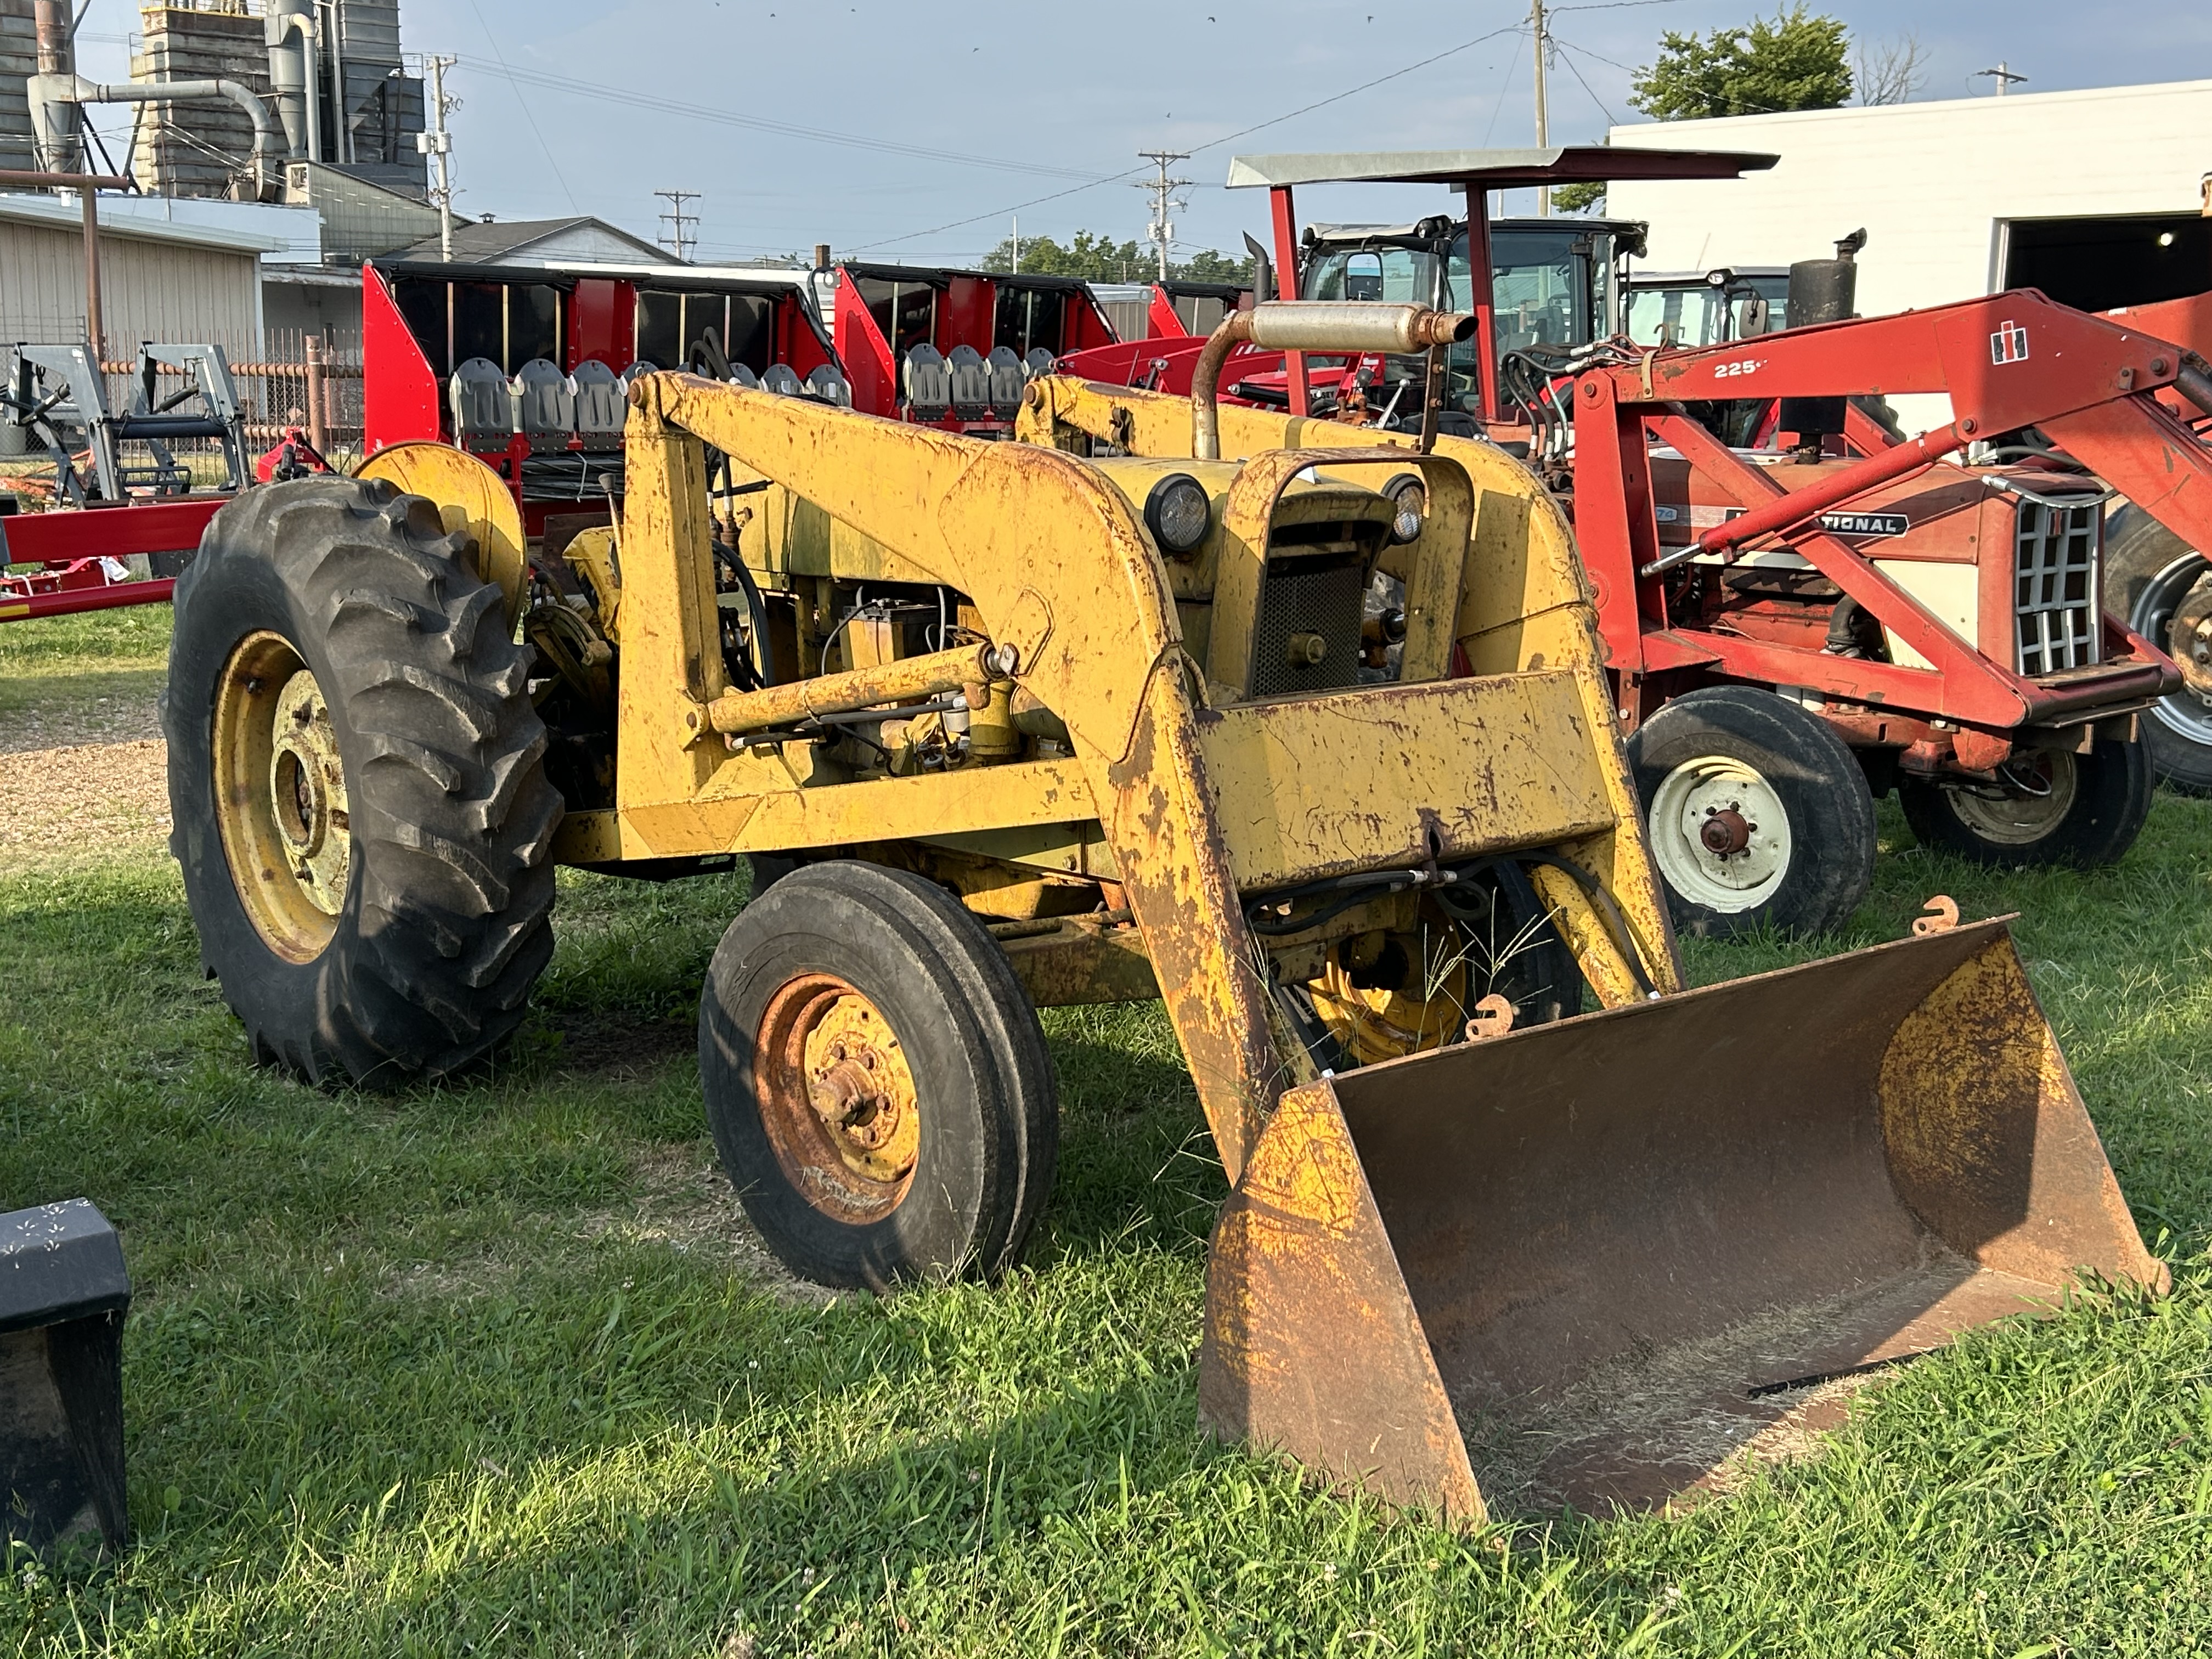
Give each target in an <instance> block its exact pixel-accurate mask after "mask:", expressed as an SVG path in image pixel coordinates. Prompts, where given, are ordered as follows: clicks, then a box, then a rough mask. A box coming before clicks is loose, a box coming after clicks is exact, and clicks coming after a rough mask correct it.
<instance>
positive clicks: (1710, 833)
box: [1698, 805, 1759, 859]
mask: <svg viewBox="0 0 2212 1659" xmlns="http://www.w3.org/2000/svg"><path fill="white" fill-rule="evenodd" d="M1758 828H1759V826H1758V825H1757V824H1755V823H1753V822H1752V821H1751V820H1750V819H1749V818H1747V817H1744V815H1743V814H1742V813H1741V812H1740V811H1737V810H1736V809H1735V806H1734V805H1728V806H1708V807H1707V808H1706V809H1705V823H1703V824H1702V825H1701V826H1700V827H1699V830H1698V839H1699V841H1701V842H1704V843H1705V851H1707V852H1708V853H1711V854H1712V855H1713V856H1714V857H1715V858H1723V859H1724V858H1728V857H1729V856H1730V855H1732V854H1736V853H1741V852H1742V851H1743V850H1744V848H1747V847H1748V846H1750V845H1751V832H1752V831H1753V830H1754V829H1758Z"/></svg>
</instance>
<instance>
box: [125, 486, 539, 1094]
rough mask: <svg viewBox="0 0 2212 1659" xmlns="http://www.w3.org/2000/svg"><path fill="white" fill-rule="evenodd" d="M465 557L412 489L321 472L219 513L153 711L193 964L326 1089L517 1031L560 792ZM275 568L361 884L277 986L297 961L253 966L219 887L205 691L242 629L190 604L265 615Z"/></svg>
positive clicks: (192, 570) (257, 1032)
mask: <svg viewBox="0 0 2212 1659" xmlns="http://www.w3.org/2000/svg"><path fill="white" fill-rule="evenodd" d="M470 552H471V548H470V544H469V543H468V541H467V539H466V538H465V537H463V536H461V535H459V534H457V533H453V532H448V531H447V529H446V528H445V526H444V524H443V523H442V521H441V519H440V517H439V514H438V511H437V509H436V507H435V506H433V505H432V504H431V503H430V502H429V501H425V500H423V499H422V497H420V496H414V495H404V494H402V493H400V492H399V491H398V490H397V489H394V488H393V487H392V486H391V485H389V484H386V483H362V482H360V481H356V480H354V479H349V478H343V477H318V478H312V479H302V480H297V481H295V482H292V483H284V484H276V485H269V486H264V487H263V488H261V489H255V490H253V491H252V492H250V493H248V494H247V495H245V496H244V497H242V498H240V500H239V501H235V502H234V503H232V504H231V505H230V506H228V507H225V508H223V510H222V512H221V513H218V514H217V515H216V519H215V520H214V521H213V522H212V523H211V524H210V526H209V528H208V531H207V533H206V535H205V536H204V538H203V541H202V544H201V548H200V551H199V554H198V556H197V557H196V558H194V559H193V561H192V562H191V565H190V566H189V567H188V568H187V569H186V571H185V574H184V576H183V577H182V578H180V579H179V582H178V586H177V595H176V605H177V612H178V617H179V630H178V631H179V653H178V668H179V670H180V671H181V675H182V678H183V679H184V681H185V684H182V685H181V686H180V688H179V691H178V692H177V693H176V694H174V695H173V696H172V697H171V698H170V701H169V706H168V707H167V709H166V710H165V724H166V726H167V736H168V739H169V743H170V746H171V752H172V755H173V756H178V755H179V754H180V753H181V754H182V755H183V756H185V757H186V763H185V765H184V766H183V767H181V768H180V767H179V765H178V764H177V763H176V762H175V761H174V760H173V762H172V765H171V769H170V778H171V790H172V803H171V805H172V813H173V822H174V823H176V825H177V829H176V831H175V833H174V835H173V837H172V845H173V848H175V850H176V851H177V854H178V856H179V860H180V861H181V862H182V863H183V864H184V865H185V872H186V887H187V892H188V896H190V897H191V900H192V904H193V910H194V915H195V920H196V921H198V922H199V924H200V928H201V936H202V939H203V941H204V955H205V957H206V966H207V967H208V969H210V972H211V973H213V974H214V975H216V976H217V977H218V978H221V979H222V981H223V983H224V995H225V997H226V1000H228V1001H229V1002H230V1005H231V1006H232V1008H233V1009H234V1012H237V1014H238V1015H239V1018H240V1019H241V1020H242V1021H243V1022H244V1023H245V1024H246V1027H247V1030H248V1031H249V1033H250V1034H251V1036H252V1043H253V1047H254V1049H255V1051H256V1052H257V1053H258V1054H267V1055H270V1056H273V1057H274V1058H275V1059H276V1061H277V1062H278V1063H280V1064H282V1065H283V1066H288V1067H289V1068H290V1069H292V1070H295V1071H296V1072H299V1073H301V1074H303V1075H305V1076H307V1077H308V1078H310V1079H314V1080H317V1081H321V1080H323V1079H326V1078H334V1077H339V1076H342V1077H343V1078H345V1079H349V1080H351V1081H352V1082H354V1083H356V1084H362V1085H371V1086H379V1087H386V1086H396V1085H400V1084H402V1083H404V1082H406V1081H408V1080H410V1079H415V1078H417V1077H428V1078H436V1077H441V1076H444V1075H447V1074H449V1073H453V1072H456V1071H459V1070H461V1069H463V1068H465V1067H466V1066H469V1065H471V1064H472V1063H474V1062H475V1061H477V1060H480V1059H482V1058H483V1056H484V1055H486V1054H489V1052H490V1051H491V1050H492V1049H493V1048H495V1047H496V1046H497V1045H498V1044H499V1043H500V1042H502V1041H503V1040H504V1039H505V1038H506V1037H507V1036H508V1034H509V1033H511V1032H512V1031H513V1029H514V1027H515V1026H516V1025H517V1024H520V1021H521V1019H522V1017H523V1012H524V1009H525V1006H526V1001H527V999H528V995H529V991H530V987H531V985H532V982H534V981H535V980H536V979H537V977H538V975H539V974H540V973H542V972H543V970H544V966H545V963H546V962H547V960H548V959H549V958H550V954H551V951H552V931H551V913H552V907H553V872H552V868H551V866H550V864H549V862H548V854H549V853H550V848H551V843H552V835H553V831H554V829H556V827H557V826H558V824H559V823H560V819H561V816H562V801H561V798H560V796H559V794H558V793H557V792H556V790H555V789H554V788H553V787H552V785H551V784H550V783H549V782H548V781H546V779H545V776H544V766H543V761H544V752H545V746H546V737H545V732H544V726H543V724H542V723H541V722H540V721H539V720H538V715H537V714H536V712H535V710H534V709H533V708H532V707H531V704H530V701H529V697H528V695H527V686H528V673H529V656H528V651H527V647H521V646H518V645H516V644H515V643H514V642H513V640H512V639H511V638H510V637H509V636H508V635H507V632H506V630H505V625H504V624H505V614H506V613H505V611H504V608H503V605H502V603H501V594H500V592H499V590H498V589H497V588H495V587H492V586H489V585H487V584H485V583H483V582H482V581H480V580H477V576H476V574H475V573H474V571H473V570H472V569H471V567H470V564H469V555H470ZM271 578H273V580H274V583H275V586H276V592H277V594H278V595H279V596H281V602H280V604H279V608H280V609H284V610H288V611H289V622H290V623H291V626H290V627H289V629H284V628H280V629H278V630H277V631H280V632H284V633H285V634H286V636H287V638H288V639H289V640H290V641H291V643H292V646H293V647H294V649H295V651H296V652H297V653H299V655H300V656H301V658H302V659H304V660H305V661H307V664H308V665H309V666H310V667H311V668H312V669H313V671H314V672H315V674H316V678H317V679H318V681H319V683H321V684H323V686H324V688H325V698H326V700H327V702H328V703H329V705H330V707H331V710H332V720H333V724H334V725H335V726H337V727H338V728H339V741H340V752H341V755H342V756H343V760H344V764H345V768H346V773H347V789H348V794H349V805H350V807H351V813H352V817H351V831H352V834H353V836H354V854H353V861H352V864H353V876H352V879H351V881H350V882H349V891H348V894H347V898H346V902H345V908H344V911H343V913H342V914H341V915H340V917H339V919H338V929H337V935H336V936H335V937H334V938H333V939H332V940H331V945H330V946H329V947H328V948H326V949H325V951H324V952H323V953H322V954H321V955H320V956H319V957H317V958H316V959H315V960H314V962H313V963H308V964H305V965H304V969H303V970H302V971H303V972H304V973H305V975H306V976H307V977H308V978H311V979H313V980H314V981H316V983H315V984H314V985H313V986H312V987H308V986H304V985H302V984H300V983H297V982H293V983H289V985H288V986H279V985H275V984H272V983H270V981H271V979H272V977H273V978H274V979H276V980H280V981H283V980H290V981H296V980H297V979H298V978H299V977H300V975H297V974H295V975H284V974H283V973H281V972H279V973H276V974H275V975H270V974H269V973H267V972H257V971H254V970H253V964H252V963H250V962H249V961H247V960H246V958H247V957H250V956H251V955H252V949H253V947H255V946H258V945H259V940H258V935H256V934H255V933H253V930H252V924H251V923H250V922H248V921H246V919H245V916H244V914H243V911H242V909H240V908H239V906H238V901H237V899H236V896H235V893H234V891H231V890H230V886H231V882H230V875H229V871H228V860H227V858H226V855H225V854H224V852H223V850H222V843H221V840H220V837H219V835H218V834H217V832H216V828H215V825H214V823H213V801H212V795H211V792H210V778H211V774H210V760H209V757H208V750H209V748H210V730H211V721H212V712H213V696H214V693H215V689H216V682H217V678H219V676H220V674H221V672H222V669H223V666H224V665H225V663H226V662H227V661H228V653H229V651H230V649H231V648H233V647H234V644H235V641H236V640H237V639H238V638H240V637H242V636H243V635H242V632H240V629H239V627H238V626H237V625H227V623H226V619H225V618H223V617H214V616H210V618H209V620H208V622H207V623H206V624H205V625H204V626H203V625H202V621H201V612H202V611H203V609H204V608H205V607H208V606H215V607H216V608H218V609H221V608H223V607H224V606H225V605H226V603H227V601H228V600H229V599H234V598H238V597H241V596H244V595H245V594H246V592H247V591H248V590H249V589H252V590H255V591H256V592H257V593H258V597H259V598H260V599H263V600H264V610H265V609H266V602H267V601H268V600H269V599H270V595H269V593H268V592H267V585H268V583H269V580H270V579H271ZM178 678H179V675H178V674H177V673H174V672H173V681H175V680H176V679H178ZM226 903H227V905H228V911H226V909H225V907H226ZM204 911H207V912H210V914H208V915H203V914H202V913H203V912H204ZM232 913H234V914H232ZM368 915H374V918H375V923H376V925H374V927H363V926H362V921H364V920H365V918H366V917H367V916H368ZM241 930H242V937H241ZM211 938H212V939H215V940H216V941H218V942H217V943H216V944H213V945H210V944H208V943H206V942H207V941H210V939H211ZM261 948H262V949H263V951H264V953H265V946H264V947H261ZM270 959H271V961H273V960H274V958H273V957H271V958H270Z"/></svg>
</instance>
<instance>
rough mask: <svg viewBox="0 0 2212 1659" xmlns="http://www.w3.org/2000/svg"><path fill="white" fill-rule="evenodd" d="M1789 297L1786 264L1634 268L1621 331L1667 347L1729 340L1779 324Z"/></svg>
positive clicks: (1626, 290)
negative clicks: (1700, 267)
mask: <svg viewBox="0 0 2212 1659" xmlns="http://www.w3.org/2000/svg"><path fill="white" fill-rule="evenodd" d="M1789 299H1790V267H1789V266H1787V265H1735V266H1729V265H1723V266H1721V267H1719V268H1717V269H1716V270H1638V271H1633V272H1631V273H1630V274H1629V276H1628V277H1627V279H1626V283H1625V284H1624V291H1623V294H1622V300H1623V304H1622V307H1621V313H1620V332H1622V333H1623V334H1626V336H1627V337H1629V338H1630V339H1632V340H1633V341H1635V342H1636V343H1637V344H1638V345H1646V346H1657V347H1659V348H1660V349H1662V350H1674V349H1681V348H1695V347H1698V346H1709V345H1726V344H1728V343H1729V342H1730V341H1732V340H1748V339H1752V338H1753V337H1756V336H1758V335H1761V334H1771V333H1773V332H1775V331H1778V330H1779V329H1780V328H1781V327H1782V326H1783V317H1784V312H1785V311H1786V309H1787V307H1788V302H1789Z"/></svg>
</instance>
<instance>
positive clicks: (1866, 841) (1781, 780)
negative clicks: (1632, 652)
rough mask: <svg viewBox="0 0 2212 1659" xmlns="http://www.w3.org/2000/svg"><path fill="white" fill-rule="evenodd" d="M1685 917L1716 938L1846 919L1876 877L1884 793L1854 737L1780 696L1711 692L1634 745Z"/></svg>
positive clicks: (1649, 728)
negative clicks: (1865, 768) (1853, 746)
mask: <svg viewBox="0 0 2212 1659" xmlns="http://www.w3.org/2000/svg"><path fill="white" fill-rule="evenodd" d="M1628 754H1629V762H1630V764H1631V765H1632V767H1633V768H1634V769H1635V773H1636V789H1637V793H1638V797H1639V798H1640V799H1642V801H1643V804H1644V819H1645V822H1646V823H1647V825H1648V826H1649V829H1650V842H1651V858H1652V862H1653V863H1654V864H1655V865H1656V866H1657V867H1658V871H1659V875H1660V878H1661V879H1662V880H1663V881H1664V882H1665V883H1666V884H1667V896H1668V904H1669V908H1671V909H1672V910H1673V912H1674V925H1675V926H1676V927H1679V928H1680V929H1681V931H1682V932H1684V933H1695V934H1700V935H1704V936H1706V937H1711V938H1717V939H1729V938H1733V937H1735V936H1736V935H1738V934H1742V933H1754V932H1757V931H1758V930H1759V928H1761V927H1773V928H1775V929H1778V931H1780V932H1783V933H1828V932H1830V931H1832V930H1833V929H1835V928H1837V927H1841V926H1842V925H1843V924H1844V922H1846V921H1849V920H1850V915H1851V913H1852V912H1853V911H1854V910H1856V909H1857V908H1858V907H1859V906H1860V904H1861V903H1862V902H1864V900H1865V898H1866V896H1867V893H1868V891H1869V889H1871V888H1872V887H1873V885H1874V846H1875V825H1874V798H1873V797H1872V796H1871V795H1870V794H1869V793H1867V786H1866V777H1865V774H1864V773H1863V772H1862V771H1861V769H1860V768H1859V764H1858V762H1857V760H1856V759H1855V758H1853V757H1852V755H1851V751H1850V747H1849V745H1847V744H1845V743H1844V740H1843V739H1842V738H1839V737H1838V736H1837V735H1836V733H1835V732H1834V731H1833V730H1832V728H1831V727H1830V726H1829V725H1828V723H1827V722H1826V720H1822V719H1820V716H1818V715H1817V714H1811V713H1809V712H1808V711H1807V710H1806V709H1804V708H1800V707H1799V706H1798V705H1797V704H1796V703H1793V702H1786V701H1784V699H1783V698H1781V697H1778V696H1776V695H1775V694H1774V693H1773V692H1771V691H1761V690H1753V688H1750V687H1747V686H1740V685H1723V686H1710V687H1707V688H1705V689H1704V690H1698V691H1692V692H1690V693H1688V694H1687V695H1686V696H1680V697H1677V698H1676V699H1675V700H1674V702H1670V703H1668V705H1667V706H1666V707H1665V708H1662V709H1661V710H1660V711H1659V712H1658V713H1657V714H1654V715H1653V716H1652V717H1651V718H1650V720H1646V721H1645V722H1644V725H1643V726H1642V727H1641V728H1639V729H1638V731H1637V732H1636V733H1635V735H1634V736H1633V737H1632V738H1629V740H1628Z"/></svg>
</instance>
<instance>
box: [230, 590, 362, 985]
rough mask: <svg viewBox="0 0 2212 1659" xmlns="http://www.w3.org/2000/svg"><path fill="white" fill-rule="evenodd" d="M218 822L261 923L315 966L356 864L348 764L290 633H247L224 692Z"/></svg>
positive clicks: (242, 898) (282, 952) (278, 946)
mask: <svg viewBox="0 0 2212 1659" xmlns="http://www.w3.org/2000/svg"><path fill="white" fill-rule="evenodd" d="M213 770H214V775H215V811H216V827H217V829H218V830H219V831H220V833H221V836H222V850H223V855H224V857H225V858H226V859H227V860H228V861H229V864H230V878H231V884H232V885H233V886H234V888H235V889H236V890H237V891H238V897H239V902H240V906H241V907H242V908H244V910H245V911H246V919H247V920H248V921H252V924H253V927H254V931H255V932H257V933H259V934H260V935H261V938H262V939H263V941H264V943H265V944H266V945H268V946H269V948H270V950H271V951H275V952H276V954H277V955H278V956H280V957H283V958H284V959H285V960H287V961H288V962H312V961H313V960H314V959H315V958H316V957H319V956H320V955H321V954H322V952H323V950H324V948H325V946H327V945H329V944H330V942H331V936H332V935H333V934H334V933H337V918H338V915H339V913H340V912H341V911H343V909H344V908H345V896H346V883H347V880H348V878H349V875H350V873H351V871H352V866H353V821H352V807H351V803H350V801H349V799H348V796H347V793H346V778H345V765H344V763H343V760H342V759H341V758H340V757H339V755H338V745H337V733H336V732H334V731H333V730H332V729H331V719H330V705H329V703H328V702H326V701H325V698H324V696H323V690H322V687H321V686H320V685H319V684H316V681H315V677H314V675H313V674H312V673H310V672H309V671H308V670H307V664H306V663H305V662H303V661H302V660H301V657H300V653H298V651H296V650H295V649H294V648H293V646H292V643H291V641H289V640H287V639H285V638H284V636H283V635H281V634H273V633H270V632H267V631H266V630H264V631H262V632H260V633H256V634H252V635H247V636H246V639H245V640H243V641H240V644H239V647H238V648H237V649H236V650H235V651H234V652H232V653H231V654H230V660H229V662H228V663H227V664H225V665H224V667H223V671H222V681H221V684H219V685H218V687H217V689H216V705H215V732H214V768H213Z"/></svg>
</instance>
